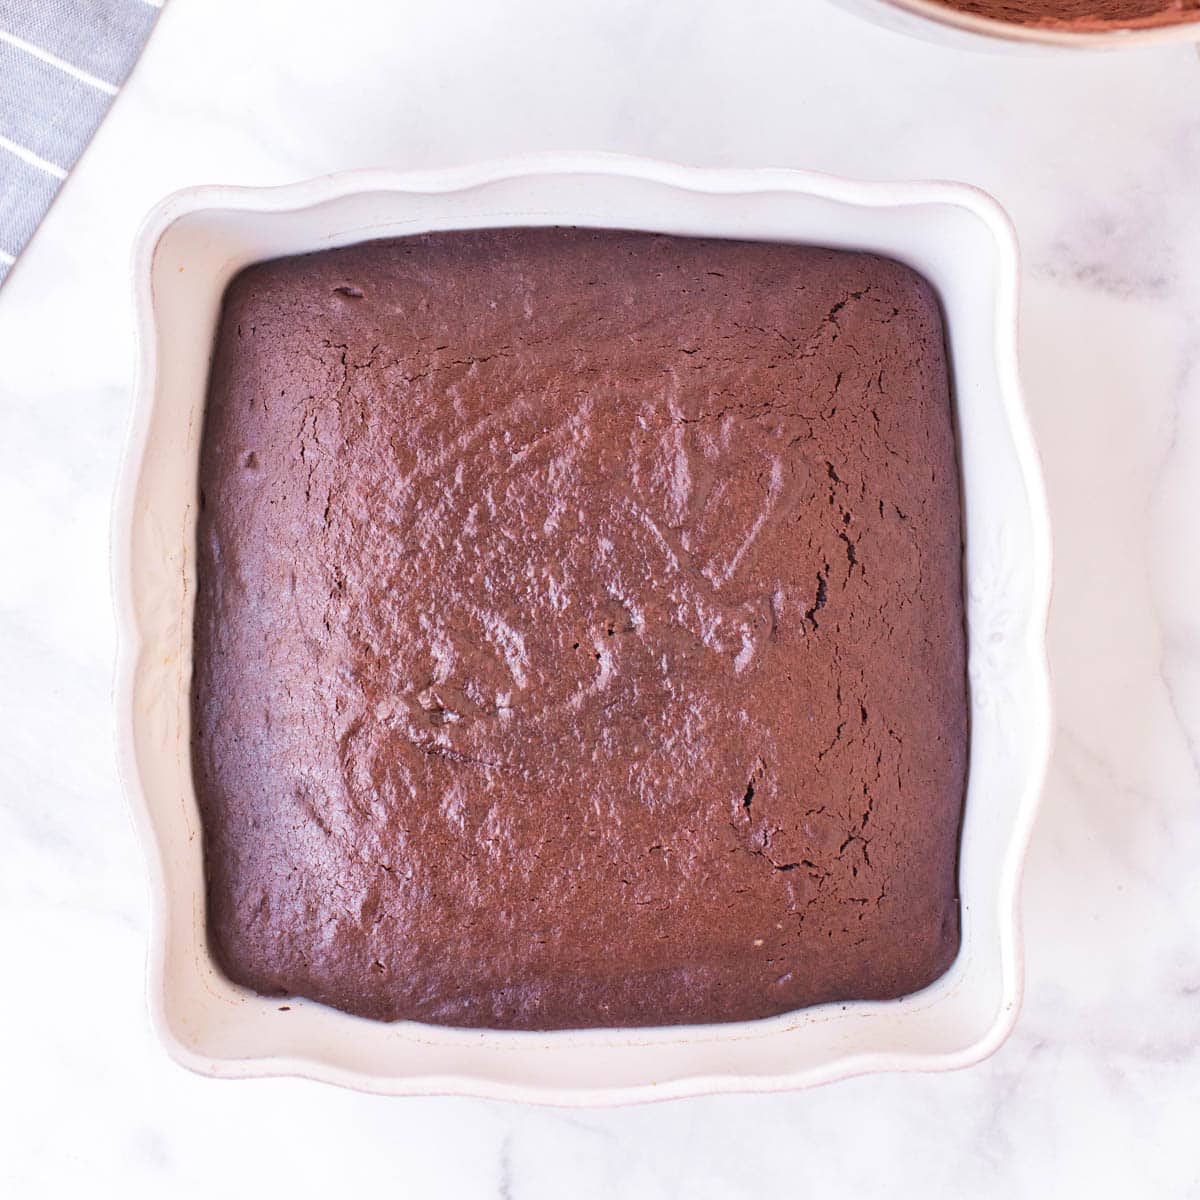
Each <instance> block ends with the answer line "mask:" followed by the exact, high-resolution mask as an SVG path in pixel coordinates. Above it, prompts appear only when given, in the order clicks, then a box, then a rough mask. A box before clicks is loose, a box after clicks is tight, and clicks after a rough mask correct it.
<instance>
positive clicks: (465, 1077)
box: [111, 153, 1052, 1106]
mask: <svg viewBox="0 0 1200 1200" xmlns="http://www.w3.org/2000/svg"><path fill="white" fill-rule="evenodd" d="M558 176H579V177H593V176H594V177H609V178H621V179H627V180H635V181H645V182H649V183H652V184H658V185H663V186H664V187H666V188H671V189H678V190H680V191H682V192H695V193H698V194H701V195H708V196H735V195H739V194H746V195H753V194H758V193H795V194H798V195H804V196H808V197H813V198H816V199H819V200H824V201H831V202H833V203H835V204H841V205H848V206H858V207H862V208H868V209H870V208H881V207H891V206H907V205H922V204H946V205H950V206H955V207H959V208H962V209H965V210H967V211H969V212H970V213H971V214H972V215H974V216H975V217H976V218H978V219H979V220H980V221H982V222H983V223H984V224H985V225H986V227H987V230H988V232H989V233H990V234H991V236H992V237H993V238H994V239H995V244H996V251H997V283H996V288H995V292H994V296H993V314H994V320H995V325H994V339H995V344H994V352H995V356H996V366H997V376H998V385H997V386H998V390H999V393H1000V395H1001V407H1002V409H1003V415H1004V418H1005V419H1006V421H1007V425H1008V429H1009V432H1010V434H1011V436H1012V442H1013V451H1014V454H1015V457H1016V460H1017V468H1018V470H1019V474H1020V478H1021V484H1022V486H1023V488H1024V495H1025V499H1026V501H1027V503H1028V516H1029V522H1030V539H1031V544H1030V550H1031V563H1030V580H1031V582H1030V605H1029V609H1028V612H1027V613H1026V614H1025V616H1024V625H1023V629H1024V630H1025V640H1026V642H1027V644H1026V645H1024V646H1023V647H1022V648H1021V649H1020V651H1019V653H1020V655H1021V656H1022V662H1023V664H1024V667H1025V668H1026V669H1027V670H1029V671H1030V672H1031V674H1032V678H1033V680H1034V682H1035V688H1034V692H1035V694H1032V695H1029V696H1024V697H1022V702H1023V704H1024V706H1025V707H1026V709H1027V711H1029V712H1032V713H1033V714H1034V717H1033V720H1032V729H1033V736H1032V739H1031V742H1030V743H1029V744H1028V745H1026V746H1025V747H1024V749H1025V751H1026V757H1025V759H1023V761H1024V762H1027V764H1028V765H1027V769H1026V770H1025V772H1024V785H1023V787H1022V788H1021V789H1020V795H1019V797H1018V799H1017V800H1016V801H1015V804H1014V808H1013V816H1012V822H1011V826H1009V827H1008V832H1007V838H1006V840H1005V842H1004V845H1003V848H1002V851H1001V853H1002V858H1001V861H1000V866H999V868H998V873H999V888H998V895H997V896H996V897H995V900H996V903H997V905H998V909H997V921H998V925H999V933H1000V936H999V945H998V946H997V947H996V953H997V955H998V962H999V970H1000V973H1001V978H1002V997H1001V1000H1002V1002H1001V1003H1000V1005H999V1007H998V1008H997V1009H996V1013H995V1018H994V1020H993V1021H992V1023H991V1025H990V1027H989V1028H987V1030H986V1031H985V1032H984V1033H983V1034H982V1035H981V1036H979V1037H977V1038H975V1039H974V1040H972V1041H971V1042H970V1043H969V1044H966V1045H962V1046H958V1047H956V1048H954V1049H953V1050H950V1051H947V1052H943V1053H933V1052H927V1051H916V1052H905V1051H903V1050H899V1049H897V1050H891V1051H879V1050H871V1051H868V1052H865V1053H854V1052H847V1053H843V1054H839V1055H835V1056H833V1057H831V1058H830V1059H829V1060H828V1061H825V1062H822V1063H820V1064H817V1065H811V1066H807V1067H804V1068H803V1069H800V1070H797V1071H787V1070H782V1071H780V1072H778V1073H776V1074H769V1075H768V1074H762V1073H753V1074H739V1073H736V1072H732V1071H731V1072H729V1073H724V1072H720V1073H712V1072H708V1073H699V1074H694V1075H685V1076H682V1077H679V1078H672V1079H670V1080H667V1081H663V1082H655V1081H653V1080H652V1079H650V1080H647V1081H646V1082H642V1083H637V1084H633V1085H629V1086H607V1085H599V1086H586V1085H579V1086H575V1085H571V1086H557V1085H547V1084H545V1083H542V1082H537V1081H534V1080H531V1079H530V1078H529V1077H528V1073H526V1078H525V1079H524V1080H522V1081H514V1080H507V1079H500V1078H495V1077H484V1076H482V1075H476V1074H472V1073H471V1072H470V1071H458V1072H449V1071H447V1072H428V1073H421V1074H412V1075H409V1074H403V1075H395V1076H379V1075H375V1074H369V1073H367V1072H365V1071H363V1070H359V1069H355V1068H354V1067H352V1066H349V1065H346V1064H345V1063H344V1062H343V1063H339V1062H336V1061H330V1060H329V1059H326V1058H321V1057H318V1056H316V1055H315V1054H313V1055H308V1054H287V1055H278V1054H277V1055H265V1054H264V1055H261V1056H260V1055H247V1056H241V1057H220V1056H216V1055H212V1054H206V1053H200V1052H197V1050H196V1049H195V1048H193V1047H191V1046H189V1045H187V1044H185V1042H184V1040H183V1039H182V1038H181V1036H180V1035H179V1031H178V1030H177V1029H176V1028H175V1027H174V1025H173V1022H172V1014H171V1013H170V1012H168V1010H167V1005H166V1003H165V998H164V991H165V989H164V984H165V971H166V955H167V933H168V924H169V918H170V915H171V914H170V913H169V911H168V896H167V875H166V865H165V857H166V851H167V843H166V841H165V840H164V834H163V831H162V830H161V828H160V826H159V823H158V820H157V819H156V811H155V805H154V803H152V801H151V798H150V797H149V796H148V794H147V792H146V790H145V788H144V786H143V783H142V778H141V769H140V766H139V762H138V754H137V748H136V744H135V726H136V721H135V712H134V710H135V698H136V697H135V672H136V669H137V666H138V662H139V655H140V653H141V650H142V634H141V631H140V630H139V627H138V622H137V618H136V615H135V592H134V579H133V567H134V563H133V542H134V539H133V529H134V519H135V515H136V504H137V498H138V490H139V484H140V479H141V474H142V468H143V461H144V457H145V454H146V451H147V448H148V447H147V437H148V432H149V429H150V424H151V418H152V415H153V412H154V409H155V406H156V404H157V403H158V401H159V396H158V394H157V388H156V330H157V325H156V314H155V299H154V294H153V288H152V268H153V264H154V257H155V253H156V250H157V248H158V245H159V241H160V239H161V238H162V237H163V235H164V234H165V233H166V232H167V230H168V229H169V228H170V227H171V225H172V224H173V223H174V222H176V221H177V220H179V219H180V218H182V217H184V216H186V215H189V214H194V213H197V212H200V211H203V210H212V209H221V210H234V211H239V212H242V213H254V214H271V213H285V212H291V211H295V210H304V209H309V208H313V207H315V206H317V205H320V204H323V203H326V202H328V201H331V200H337V199H339V198H344V197H347V196H350V195H354V194H357V193H368V192H369V193H376V192H403V193H421V194H429V195H436V194H441V193H453V192H457V191H464V190H467V189H471V188H477V187H481V186H486V185H488V184H497V183H502V182H504V181H509V180H518V179H532V178H539V177H558ZM523 223H532V222H529V221H525V222H523ZM547 223H550V222H547ZM580 223H584V222H580ZM625 227H634V226H625ZM366 236H369V235H366ZM716 236H720V235H716ZM360 240H361V239H360ZM314 248H316V247H314ZM132 265H133V283H134V295H135V302H136V317H137V334H138V354H137V383H136V388H135V392H134V400H133V405H132V411H131V417H130V425H129V434H128V439H127V443H126V451H125V455H124V459H123V462H122V468H121V473H120V476H119V479H118V483H117V488H116V494H115V499H114V506H113V517H112V547H111V549H112V557H111V562H112V585H113V599H114V606H115V610H116V621H117V631H118V644H117V655H116V666H115V678H114V703H115V710H116V751H117V759H118V766H119V770H120V774H121V778H122V781H123V785H124V788H125V791H126V795H127V797H128V801H129V806H130V811H131V816H132V820H133V823H134V826H135V829H136V833H137V836H138V838H139V841H140V843H141V846H142V849H143V853H144V858H145V862H146V866H147V872H148V876H149V889H150V905H149V915H150V932H149V948H148V962H147V983H148V993H149V995H148V999H149V1007H150V1012H151V1017H152V1022H153V1025H154V1027H155V1030H156V1032H157V1034H158V1035H159V1037H160V1039H161V1040H162V1042H163V1044H164V1046H165V1047H166V1049H167V1050H168V1052H169V1054H170V1055H171V1056H172V1057H173V1058H174V1059H175V1060H176V1061H177V1062H179V1063H180V1064H182V1065H184V1066H186V1067H188V1068H190V1069H191V1070H194V1071H196V1072H199V1073H201V1074H206V1075H210V1076H216V1077H223V1078H252V1077H278V1076H296V1077H302V1078H307V1079H313V1080H318V1081H323V1082H327V1083H332V1084H336V1085H340V1086H343V1087H348V1088H354V1089H357V1090H360V1091H366V1092H374V1093H381V1094H389V1095H447V1094H454V1095H469V1096H476V1097H481V1098H490V1099H504V1100H516V1101H523V1102H530V1103H540V1104H556V1105H568V1106H603V1105H616V1104H630V1103H641V1102H647V1101H657V1100H665V1099H672V1098H680V1097H687V1096H697V1095H705V1094H712V1093H725V1092H760V1093H762V1092H775V1091H784V1090H791V1089H796V1088H801V1087H807V1086H813V1085H818V1084H824V1083H829V1082H832V1081H835V1080H838V1079H844V1078H848V1077H851V1076H856V1075H861V1074H866V1073H869V1072H889V1071H890V1072H895V1071H913V1070H925V1071H932V1070H949V1069H955V1068H961V1067H965V1066H969V1065H971V1064H973V1063H976V1062H978V1061H980V1060H982V1059H984V1058H986V1057H988V1056H989V1055H990V1054H992V1053H993V1052H994V1051H995V1050H996V1049H997V1048H998V1047H999V1046H1000V1045H1001V1044H1002V1043H1003V1042H1004V1040H1005V1039H1006V1038H1007V1036H1008V1035H1009V1033H1010V1032H1011V1030H1012V1027H1013V1024H1014V1023H1015V1021H1016V1017H1017V1014H1018V1011H1019V1008H1020V1001H1021V995H1022V990H1023V977H1024V964H1023V957H1022V950H1021V938H1020V914H1019V887H1020V878H1021V871H1022V867H1023V863H1024V857H1025V850H1026V847H1027V844H1028V839H1029V835H1030V832H1031V829H1032V826H1033V822H1034V819H1035V815H1036V810H1037V805H1038V802H1039V800H1040V796H1041V791H1042V787H1043V784H1044V779H1045V774H1046V768H1047V763H1048V759H1049V752H1050V742H1051V724H1052V723H1051V697H1050V676H1049V668H1048V663H1047V659H1046V650H1045V630H1046V621H1047V616H1048V607H1049V598H1050V588H1051V536H1050V526H1049V517H1048V511H1047V507H1046V501H1045V494H1044V487H1043V482H1042V475H1041V467H1040V462H1039V459H1038V454H1037V450H1036V447H1035V443H1034V440H1033V435H1032V431H1031V428H1030V425H1029V421H1028V416H1027V413H1026V410H1025V407H1024V402H1023V398H1022V395H1021V391H1020V385H1019V376H1018V366H1017V353H1016V333H1017V292H1018V254H1017V244H1016V237H1015V232H1014V230H1013V227H1012V224H1011V222H1010V220H1009V218H1008V216H1007V214H1006V213H1005V212H1004V210H1003V209H1002V208H1001V207H1000V206H999V204H998V203H997V202H996V201H995V200H993V199H992V198H991V197H990V196H989V195H987V194H986V193H985V192H983V191H981V190H980V189H977V188H975V187H972V186H970V185H967V184H963V183H957V182H948V181H921V182H899V183H895V182H868V181H859V180H852V179H847V178H843V177H838V176H833V175H828V174H821V173H815V172H808V171H801V170H793V169H787V168H752V169H725V168H697V167H687V166H681V165H676V164H671V163H666V162H661V161H656V160H650V159H641V158H633V157H628V156H623V155H613V154H607V153H575V154H557V153H550V154H536V155H527V156H519V157H514V158H506V159H500V160H491V161H487V162H482V163H477V164H472V165H464V166H457V167H451V168H445V169H434V170H419V171H405V172H402V171H391V170H363V171H349V172H341V173H338V174H334V175H327V176H322V177H318V178H314V179H310V180H307V181H302V182H297V183H291V184H284V185H281V186H274V187H243V186H222V185H214V186H199V187H193V188H187V189H184V190H182V191H178V192H176V193H173V194H172V195H170V196H168V197H166V198H165V199H164V200H163V201H161V202H160V203H159V204H158V205H157V206H156V207H155V208H154V209H152V210H151V212H150V213H149V214H148V215H147V217H146V218H145V220H144V222H143V224H142V226H141V229H140V231H139V233H138V236H137V239H136V243H135V247H134V255H133V263H132ZM193 803H194V798H193ZM960 886H961V885H960ZM200 903H201V904H202V903H203V900H202V897H201V898H200ZM961 957H962V956H961V955H960V958H961ZM954 969H955V968H954V967H952V968H951V972H950V973H951V974H952V973H953V972H954ZM946 978H947V977H946V976H944V977H943V979H942V980H941V981H938V982H936V983H935V984H933V985H931V987H930V988H927V989H925V991H924V992H921V993H917V994H916V997H905V998H903V999H901V1000H899V1001H892V1002H865V1001H852V1002H848V1003H846V1004H829V1005H821V1006H817V1007H814V1008H808V1009H802V1010H799V1011H798V1012H796V1013H789V1014H785V1015H784V1016H783V1017H775V1018H767V1019H764V1020H760V1021H751V1022H742V1023H735V1024H729V1025H697V1026H672V1027H663V1028H659V1029H651V1030H643V1029H637V1030H582V1031H558V1032H555V1033H552V1034H549V1035H547V1034H529V1033H524V1032H516V1033H514V1032H499V1033H497V1032H494V1031H475V1030H466V1031H462V1030H442V1029H440V1028H437V1027H429V1026H422V1025H418V1024H415V1023H412V1022H400V1023H397V1024H396V1025H393V1026H390V1027H389V1028H393V1029H404V1030H407V1031H410V1036H412V1035H411V1031H413V1030H416V1031H419V1033H420V1034H423V1035H425V1040H428V1038H429V1037H431V1036H432V1035H434V1034H436V1035H438V1036H439V1037H443V1035H444V1039H443V1040H446V1039H449V1038H452V1037H455V1036H457V1037H458V1040H457V1043H456V1044H457V1046H458V1047H459V1049H460V1050H461V1049H462V1048H463V1047H467V1046H469V1045H470V1043H471V1042H472V1040H474V1039H483V1040H486V1039H506V1048H507V1049H509V1050H514V1049H515V1050H521V1048H522V1047H524V1053H527V1054H530V1055H532V1054H534V1053H536V1051H537V1048H538V1046H539V1045H541V1046H545V1045H548V1044H550V1042H551V1041H553V1040H554V1039H558V1040H559V1041H560V1042H562V1043H572V1042H574V1043H580V1044H591V1045H596V1044H598V1043H604V1042H608V1043H609V1044H611V1045H613V1046H616V1045H625V1046H627V1045H628V1044H629V1043H631V1042H633V1043H636V1044H637V1045H638V1046H639V1047H640V1046H641V1045H643V1044H645V1047H646V1050H647V1053H648V1054H651V1055H652V1054H653V1049H654V1044H655V1039H656V1038H657V1039H659V1041H658V1044H660V1045H672V1044H676V1043H687V1042H690V1041H693V1040H699V1039H704V1040H714V1039H715V1040H719V1041H723V1042H730V1043H734V1042H737V1041H739V1040H743V1039H751V1038H755V1037H758V1036H767V1035H769V1034H770V1033H771V1032H772V1030H775V1029H779V1030H793V1029H795V1028H797V1027H799V1026H800V1025H813V1024H818V1023H821V1022H823V1021H825V1020H829V1019H833V1018H834V1017H836V1016H838V1015H844V1014H845V1013H846V1011H847V1010H853V1015H856V1016H858V1017H860V1018H862V1019H869V1018H870V1016H871V1015H872V1013H873V1012H876V1011H878V1010H881V1009H886V1008H888V1007H889V1006H898V1005H899V1006H902V1005H912V1004H913V1003H914V1002H916V1003H917V1004H919V1003H920V998H921V997H922V996H926V995H927V994H929V993H931V992H934V991H936V990H937V989H938V988H939V985H940V984H942V983H944V981H945V979H946ZM930 1002H931V1001H928V1000H927V1001H926V1003H930ZM271 1003H272V1004H275V1003H276V1002H275V1001H274V1000H272V1001H271ZM292 1003H293V1004H294V1003H295V1001H293V1002H292ZM304 1003H311V1002H304ZM316 1007H318V1008H320V1007H321V1006H316ZM351 1019H352V1020H354V1021H362V1020H363V1019H362V1018H351ZM789 1021H790V1022H791V1024H790V1025H787V1024H781V1023H783V1022H789ZM369 1024H371V1025H377V1024H378V1023H377V1022H369ZM413 1040H414V1041H420V1040H422V1039H421V1037H419V1036H414V1037H413ZM521 1057H522V1054H520V1053H518V1054H516V1055H514V1056H513V1061H519V1060H520V1058H521Z"/></svg>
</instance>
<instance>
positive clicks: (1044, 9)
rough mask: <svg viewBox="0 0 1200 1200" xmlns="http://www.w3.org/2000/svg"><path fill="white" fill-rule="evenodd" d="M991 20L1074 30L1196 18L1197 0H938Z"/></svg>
mask: <svg viewBox="0 0 1200 1200" xmlns="http://www.w3.org/2000/svg"><path fill="white" fill-rule="evenodd" d="M941 3H943V4H945V5H947V6H948V7H949V8H959V9H962V10H963V11H964V12H969V13H974V14H975V15H976V16H980V17H990V18H991V19H992V20H994V21H1008V22H1009V23H1011V24H1013V25H1032V26H1041V27H1044V28H1047V29H1063V30H1068V31H1074V32H1077V33H1087V32H1103V31H1105V30H1112V29H1147V28H1152V27H1154V26H1157V25H1179V24H1186V23H1187V22H1188V21H1200V0H941Z"/></svg>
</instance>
